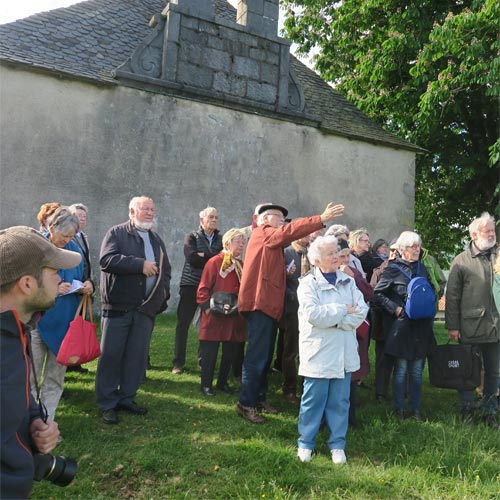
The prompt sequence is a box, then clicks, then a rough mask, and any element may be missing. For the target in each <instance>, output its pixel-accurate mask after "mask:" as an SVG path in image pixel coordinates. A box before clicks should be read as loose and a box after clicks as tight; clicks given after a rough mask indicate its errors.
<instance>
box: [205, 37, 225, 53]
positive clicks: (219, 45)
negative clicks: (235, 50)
mask: <svg viewBox="0 0 500 500" xmlns="http://www.w3.org/2000/svg"><path fill="white" fill-rule="evenodd" d="M207 45H208V47H210V48H211V49H217V50H227V49H228V46H227V40H224V39H223V38H220V37H219V36H210V35H209V36H208V40H207Z"/></svg>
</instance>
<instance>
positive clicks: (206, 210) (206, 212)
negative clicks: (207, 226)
mask: <svg viewBox="0 0 500 500" xmlns="http://www.w3.org/2000/svg"><path fill="white" fill-rule="evenodd" d="M213 213H216V214H218V212H217V209H216V208H215V207H207V208H204V209H203V210H202V211H201V212H200V219H201V218H202V217H206V216H207V215H210V214H213Z"/></svg>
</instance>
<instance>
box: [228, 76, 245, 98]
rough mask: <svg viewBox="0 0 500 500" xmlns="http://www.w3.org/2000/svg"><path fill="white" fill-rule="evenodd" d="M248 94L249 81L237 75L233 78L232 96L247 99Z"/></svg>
mask: <svg viewBox="0 0 500 500" xmlns="http://www.w3.org/2000/svg"><path fill="white" fill-rule="evenodd" d="M246 93H247V80H246V78H241V77H239V76H236V75H232V76H231V94H233V95H236V96H238V97H245V95H246Z"/></svg>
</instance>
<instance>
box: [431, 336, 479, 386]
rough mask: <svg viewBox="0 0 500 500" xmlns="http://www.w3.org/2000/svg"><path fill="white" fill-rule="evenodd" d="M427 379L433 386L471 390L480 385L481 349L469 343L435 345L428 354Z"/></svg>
mask: <svg viewBox="0 0 500 500" xmlns="http://www.w3.org/2000/svg"><path fill="white" fill-rule="evenodd" d="M429 381H430V383H431V385H433V386H435V387H441V388H442V389H456V390H459V391H473V390H474V389H475V388H476V387H478V386H479V385H481V351H480V349H479V348H478V347H477V346H474V345H470V344H450V343H448V344H443V345H438V346H436V350H435V352H434V353H433V354H432V355H430V356H429Z"/></svg>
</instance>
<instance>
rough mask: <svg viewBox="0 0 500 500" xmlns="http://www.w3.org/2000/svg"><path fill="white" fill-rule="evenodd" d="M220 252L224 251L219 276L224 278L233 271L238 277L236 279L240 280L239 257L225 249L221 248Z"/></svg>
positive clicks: (240, 267) (241, 269)
mask: <svg viewBox="0 0 500 500" xmlns="http://www.w3.org/2000/svg"><path fill="white" fill-rule="evenodd" d="M222 252H223V253H224V258H223V259H222V265H221V266H220V271H219V274H220V276H221V277H222V278H225V277H226V276H227V275H228V274H229V273H230V272H231V271H234V272H235V273H236V276H237V277H238V281H241V273H242V271H243V268H242V266H241V260H240V258H239V257H233V255H232V253H231V252H228V251H227V250H223V251H222Z"/></svg>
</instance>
